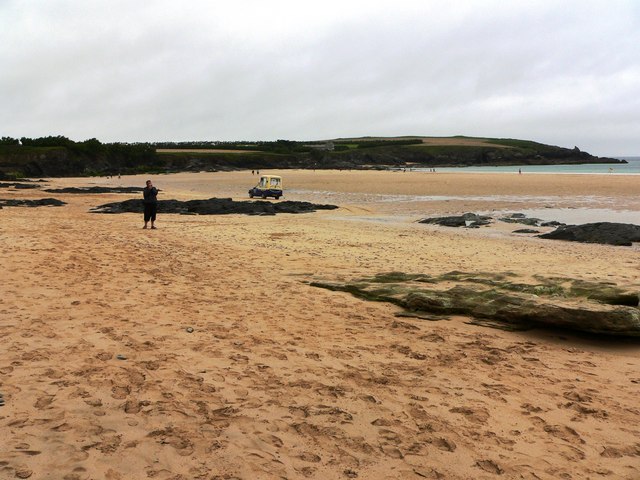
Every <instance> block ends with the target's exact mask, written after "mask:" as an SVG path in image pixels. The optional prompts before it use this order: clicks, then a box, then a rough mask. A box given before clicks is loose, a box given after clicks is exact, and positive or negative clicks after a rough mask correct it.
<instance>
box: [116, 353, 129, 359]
mask: <svg viewBox="0 0 640 480" xmlns="http://www.w3.org/2000/svg"><path fill="white" fill-rule="evenodd" d="M116 358H117V359H118V360H126V359H127V357H125V356H124V355H120V354H118V355H116Z"/></svg>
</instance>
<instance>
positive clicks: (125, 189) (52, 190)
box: [45, 186, 144, 193]
mask: <svg viewBox="0 0 640 480" xmlns="http://www.w3.org/2000/svg"><path fill="white" fill-rule="evenodd" d="M142 190H144V189H143V188H142V187H97V186H94V187H65V188H48V189H46V190H45V192H49V193H138V192H142Z"/></svg>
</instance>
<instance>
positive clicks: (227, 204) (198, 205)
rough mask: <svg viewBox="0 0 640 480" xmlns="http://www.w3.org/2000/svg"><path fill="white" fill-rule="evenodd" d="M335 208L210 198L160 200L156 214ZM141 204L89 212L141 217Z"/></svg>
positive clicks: (135, 202)
mask: <svg viewBox="0 0 640 480" xmlns="http://www.w3.org/2000/svg"><path fill="white" fill-rule="evenodd" d="M336 208H338V207H337V206H336V205H318V204H313V203H309V202H293V201H285V202H268V201H242V202H238V201H234V200H232V199H230V198H210V199H208V200H187V201H184V202H182V201H178V200H160V201H158V213H177V214H181V215H227V214H233V213H241V214H246V215H275V214H277V213H309V212H314V211H316V210H333V209H336ZM143 211H144V205H143V203H142V200H138V199H132V200H125V201H124V202H115V203H107V204H104V205H100V206H98V207H95V208H94V209H92V212H94V213H127V212H129V213H142V212H143Z"/></svg>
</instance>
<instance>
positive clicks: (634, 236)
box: [538, 222, 640, 246]
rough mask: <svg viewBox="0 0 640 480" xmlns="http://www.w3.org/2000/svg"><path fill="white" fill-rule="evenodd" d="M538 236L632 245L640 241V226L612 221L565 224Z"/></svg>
mask: <svg viewBox="0 0 640 480" xmlns="http://www.w3.org/2000/svg"><path fill="white" fill-rule="evenodd" d="M538 236H539V237H540V238H547V239H551V240H566V241H569V242H583V243H602V244H606V245H620V246H631V244H632V243H633V242H640V226H638V225H633V224H630V223H612V222H599V223H586V224H584V225H564V226H560V227H559V228H557V229H556V230H554V231H553V232H550V233H545V234H543V235H538Z"/></svg>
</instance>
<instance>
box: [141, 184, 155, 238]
mask: <svg viewBox="0 0 640 480" xmlns="http://www.w3.org/2000/svg"><path fill="white" fill-rule="evenodd" d="M142 196H143V197H144V227H142V228H147V224H148V223H149V220H151V228H152V229H153V230H155V229H156V227H155V225H154V223H155V221H156V212H157V211H158V189H157V188H156V187H154V186H153V183H151V180H147V186H146V187H144V189H143V190H142Z"/></svg>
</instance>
